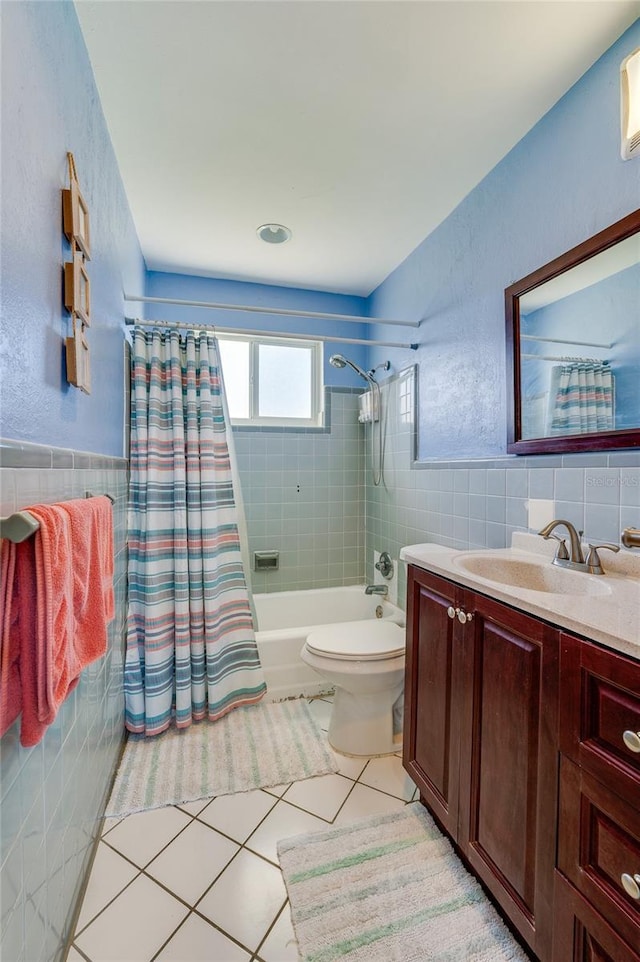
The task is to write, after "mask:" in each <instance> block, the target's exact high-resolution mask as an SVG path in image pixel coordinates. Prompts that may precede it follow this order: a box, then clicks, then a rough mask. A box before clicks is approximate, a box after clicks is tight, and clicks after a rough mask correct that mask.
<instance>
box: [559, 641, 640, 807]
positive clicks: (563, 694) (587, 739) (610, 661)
mask: <svg viewBox="0 0 640 962" xmlns="http://www.w3.org/2000/svg"><path fill="white" fill-rule="evenodd" d="M625 733H627V734H626V740H625ZM634 749H637V750H634ZM560 750H561V751H562V752H563V753H564V754H565V755H568V756H569V757H570V758H572V759H573V760H574V761H575V762H576V763H577V764H578V765H581V766H582V767H584V768H586V769H588V770H589V771H590V772H592V773H593V774H594V775H596V776H597V777H598V778H599V779H601V780H602V781H603V782H605V784H607V785H608V786H610V787H611V788H612V789H613V790H614V791H615V792H617V793H618V794H619V795H622V796H623V797H624V798H626V799H627V801H628V802H630V803H631V804H635V805H636V807H640V662H638V661H635V660H634V659H633V658H627V657H625V656H624V655H619V654H617V653H615V652H612V651H607V650H606V649H604V648H599V647H598V646H597V645H592V644H589V642H585V641H581V640H580V639H579V638H574V637H573V636H571V635H566V634H564V633H563V634H562V636H561V653H560Z"/></svg>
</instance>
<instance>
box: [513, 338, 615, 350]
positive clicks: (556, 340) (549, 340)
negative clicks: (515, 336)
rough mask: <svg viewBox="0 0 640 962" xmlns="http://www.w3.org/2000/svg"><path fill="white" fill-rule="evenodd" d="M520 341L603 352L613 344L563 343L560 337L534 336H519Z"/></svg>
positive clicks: (589, 342)
mask: <svg viewBox="0 0 640 962" xmlns="http://www.w3.org/2000/svg"><path fill="white" fill-rule="evenodd" d="M520 340H522V341H545V342H546V343H547V344H568V345H569V347H572V346H573V345H574V344H575V346H576V347H601V348H603V349H605V350H609V349H610V348H612V347H613V344H598V343H597V342H596V341H566V340H565V341H563V340H562V338H560V337H536V335H535V334H521V335H520Z"/></svg>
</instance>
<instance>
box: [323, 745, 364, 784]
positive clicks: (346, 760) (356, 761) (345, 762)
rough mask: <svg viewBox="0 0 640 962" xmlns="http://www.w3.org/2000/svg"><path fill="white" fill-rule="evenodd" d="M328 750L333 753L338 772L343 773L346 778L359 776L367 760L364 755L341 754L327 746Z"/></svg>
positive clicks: (355, 778) (355, 779)
mask: <svg viewBox="0 0 640 962" xmlns="http://www.w3.org/2000/svg"><path fill="white" fill-rule="evenodd" d="M329 751H330V752H331V754H332V755H333V757H334V759H335V762H336V765H337V766H338V774H339V775H345V776H346V777H347V778H352V779H353V780H354V782H355V781H357V779H358V778H359V777H360V775H361V774H362V772H363V771H364V767H365V765H366V764H367V762H368V761H369V759H368V758H367V757H366V756H364V755H363V756H358V757H356V756H355V755H341V754H340V752H336V751H334V749H333V748H331V747H330V748H329Z"/></svg>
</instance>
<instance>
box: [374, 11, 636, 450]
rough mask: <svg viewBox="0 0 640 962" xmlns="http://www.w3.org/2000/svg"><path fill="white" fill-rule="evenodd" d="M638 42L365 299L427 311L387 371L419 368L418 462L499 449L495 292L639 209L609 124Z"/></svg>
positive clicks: (501, 331) (614, 53) (624, 42)
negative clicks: (410, 345) (409, 346)
mask: <svg viewBox="0 0 640 962" xmlns="http://www.w3.org/2000/svg"><path fill="white" fill-rule="evenodd" d="M638 45H640V21H636V22H635V24H634V25H633V26H632V27H631V28H630V29H629V30H628V31H626V33H625V34H623V36H622V37H621V38H620V39H619V40H618V41H617V42H616V43H615V44H614V45H613V46H612V47H611V48H610V49H609V50H608V51H607V52H606V53H605V54H604V55H603V56H602V57H601V58H600V60H599V61H598V62H597V63H596V64H595V65H594V66H593V67H592V68H591V69H590V70H589V71H588V72H587V73H586V74H585V75H584V76H583V77H582V78H581V79H580V81H579V82H578V83H577V84H575V86H574V87H573V88H572V89H571V90H569V91H568V93H567V94H566V95H565V96H564V97H563V98H562V99H561V100H560V101H559V102H558V103H557V104H556V105H555V107H553V109H552V110H551V111H549V113H548V114H546V115H545V116H544V117H543V118H542V119H541V120H540V121H539V123H538V124H537V125H536V126H535V127H534V128H533V129H532V130H531V131H530V132H529V133H528V134H527V135H526V137H524V138H523V139H522V140H521V141H520V143H518V144H517V145H516V146H515V147H514V148H513V150H512V151H511V152H510V153H509V154H508V155H507V156H506V157H505V158H504V160H502V161H501V162H500V163H499V164H498V165H497V166H496V167H495V168H494V169H493V170H492V171H491V172H490V173H489V174H488V175H487V176H486V177H485V178H484V180H483V181H482V182H481V183H480V184H479V185H478V186H477V187H476V188H475V189H474V190H473V191H472V192H471V193H470V194H469V195H468V196H467V197H466V198H465V199H464V200H463V201H462V203H461V204H460V205H459V206H458V207H457V208H456V210H454V211H453V213H452V214H451V215H450V216H449V217H448V218H447V219H446V220H445V221H444V222H443V223H442V224H441V225H440V226H439V227H438V228H437V229H436V230H435V231H433V233H432V234H430V235H429V236H428V237H427V238H426V239H425V240H424V241H423V242H422V244H420V246H419V247H417V248H416V250H415V251H414V252H413V253H412V254H410V255H409V257H408V258H407V259H406V260H405V261H403V263H402V264H401V265H400V266H399V267H398V268H397V269H396V270H395V271H394V272H393V273H392V274H391V275H390V276H389V277H388V278H387V279H386V280H385V281H384V282H383V283H382V284H381V285H380V287H378V288H377V289H376V290H375V291H374V292H373V294H372V295H371V296H370V298H369V303H368V309H369V314H370V315H371V316H376V315H377V316H378V317H393V316H396V317H405V318H407V319H414V318H421V317H424V318H425V321H424V323H423V324H422V326H421V328H420V332H419V336H418V338H417V340H419V341H421V342H422V346H421V347H420V349H419V351H418V352H417V353H413V352H409V351H393V352H391V356H392V361H393V364H394V366H395V367H396V368H399V367H402V366H405V365H409V364H412V363H414V362H415V361H416V360H417V361H418V363H419V387H418V395H419V412H418V424H419V453H420V457H421V458H437V459H442V458H465V457H466V458H470V457H491V456H496V455H499V454H502V453H504V452H505V450H506V373H505V321H504V289H505V288H506V287H508V286H509V285H510V284H512V283H514V282H515V281H516V280H518V279H519V278H521V277H524V276H526V275H527V274H529V273H530V272H531V271H533V270H535V269H536V268H538V267H540V266H541V265H543V264H546V263H547V262H548V261H550V260H552V259H553V258H554V257H557V256H558V255H560V254H562V253H563V252H564V251H566V250H569V249H570V248H572V247H574V246H576V245H577V244H579V243H581V242H582V241H584V240H586V238H588V237H591V236H592V235H593V234H595V233H597V232H598V231H600V230H602V229H603V228H605V227H607V226H608V225H609V224H612V223H614V222H615V221H617V220H619V219H620V218H621V217H623V216H624V215H626V214H628V213H630V212H631V211H632V210H635V209H636V208H637V207H638V202H639V200H640V162H639V161H638V160H637V159H634V160H630V161H626V162H625V161H622V160H621V158H620V119H619V117H620V104H619V70H620V63H621V61H622V60H623V58H624V57H625V56H627V55H628V54H629V53H630V52H631V51H633V50H634V49H635V48H636V47H637V46H638ZM373 330H374V331H375V332H376V336H378V337H381V336H383V335H384V336H385V337H386V338H389V339H392V338H390V335H391V333H392V332H391V331H390V330H389V328H385V327H382V326H376V327H374V328H373ZM397 333H398V332H397V330H396V331H395V334H396V339H397ZM412 339H413V338H412ZM388 353H389V352H388V350H385V349H371V351H370V353H369V362H368V363H369V364H370V365H373V363H377V362H378V361H379V360H382V359H383V358H384V357H385V356H386V355H387V354H388Z"/></svg>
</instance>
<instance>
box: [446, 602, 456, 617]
mask: <svg viewBox="0 0 640 962" xmlns="http://www.w3.org/2000/svg"><path fill="white" fill-rule="evenodd" d="M457 611H458V608H454V607H452V605H449V607H448V608H447V614H448V615H449V617H450V618H455V616H456V613H457Z"/></svg>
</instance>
